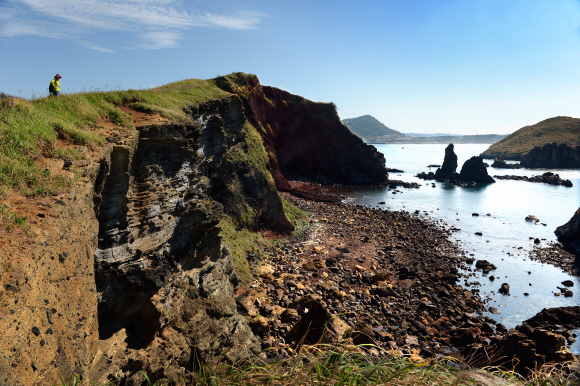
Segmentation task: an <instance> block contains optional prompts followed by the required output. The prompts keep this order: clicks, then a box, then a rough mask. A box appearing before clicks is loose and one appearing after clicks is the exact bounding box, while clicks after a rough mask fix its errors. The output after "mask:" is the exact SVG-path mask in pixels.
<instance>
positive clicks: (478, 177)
mask: <svg viewBox="0 0 580 386" xmlns="http://www.w3.org/2000/svg"><path fill="white" fill-rule="evenodd" d="M459 180H461V181H464V182H482V183H492V182H495V180H494V179H493V178H492V177H491V176H490V175H489V174H487V168H486V167H485V165H484V164H483V158H481V157H480V156H475V157H471V158H470V159H468V160H467V161H465V163H464V164H463V166H462V167H461V172H460V173H459Z"/></svg>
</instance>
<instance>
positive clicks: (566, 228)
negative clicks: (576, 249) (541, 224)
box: [554, 208, 580, 243]
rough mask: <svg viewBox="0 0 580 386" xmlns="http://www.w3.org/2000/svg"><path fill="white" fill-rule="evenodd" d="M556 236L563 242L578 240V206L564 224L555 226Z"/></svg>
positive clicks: (579, 238) (579, 224)
mask: <svg viewBox="0 0 580 386" xmlns="http://www.w3.org/2000/svg"><path fill="white" fill-rule="evenodd" d="M554 233H556V236H558V240H560V241H561V242H563V243H576V242H579V241H580V208H579V209H578V210H577V211H576V213H574V216H572V218H571V219H570V221H568V222H567V223H566V224H564V225H561V226H559V227H558V228H556V231H555V232H554Z"/></svg>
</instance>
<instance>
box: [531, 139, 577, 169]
mask: <svg viewBox="0 0 580 386" xmlns="http://www.w3.org/2000/svg"><path fill="white" fill-rule="evenodd" d="M521 164H522V166H524V167H526V168H561V169H577V168H580V146H570V145H568V144H565V143H562V144H560V145H558V144H557V143H556V142H554V143H551V144H548V145H544V146H541V147H540V146H536V147H534V148H533V149H532V150H530V151H529V152H527V153H526V154H523V155H522V160H521Z"/></svg>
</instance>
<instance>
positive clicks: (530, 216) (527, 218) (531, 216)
mask: <svg viewBox="0 0 580 386" xmlns="http://www.w3.org/2000/svg"><path fill="white" fill-rule="evenodd" d="M526 221H530V222H538V221H540V220H539V219H538V218H537V217H536V216H534V215H532V214H529V215H527V216H526Z"/></svg>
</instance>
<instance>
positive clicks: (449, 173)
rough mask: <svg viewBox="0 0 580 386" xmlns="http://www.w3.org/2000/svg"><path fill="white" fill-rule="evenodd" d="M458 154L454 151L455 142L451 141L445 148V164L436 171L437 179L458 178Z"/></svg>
mask: <svg viewBox="0 0 580 386" xmlns="http://www.w3.org/2000/svg"><path fill="white" fill-rule="evenodd" d="M456 170H457V155H456V154H455V152H454V151H453V144H452V143H450V144H449V145H448V146H447V147H446V148H445V158H444V159H443V165H442V166H441V167H440V168H437V171H436V172H435V178H436V179H437V180H445V179H450V180H455V179H457V177H458V175H457V172H456Z"/></svg>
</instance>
